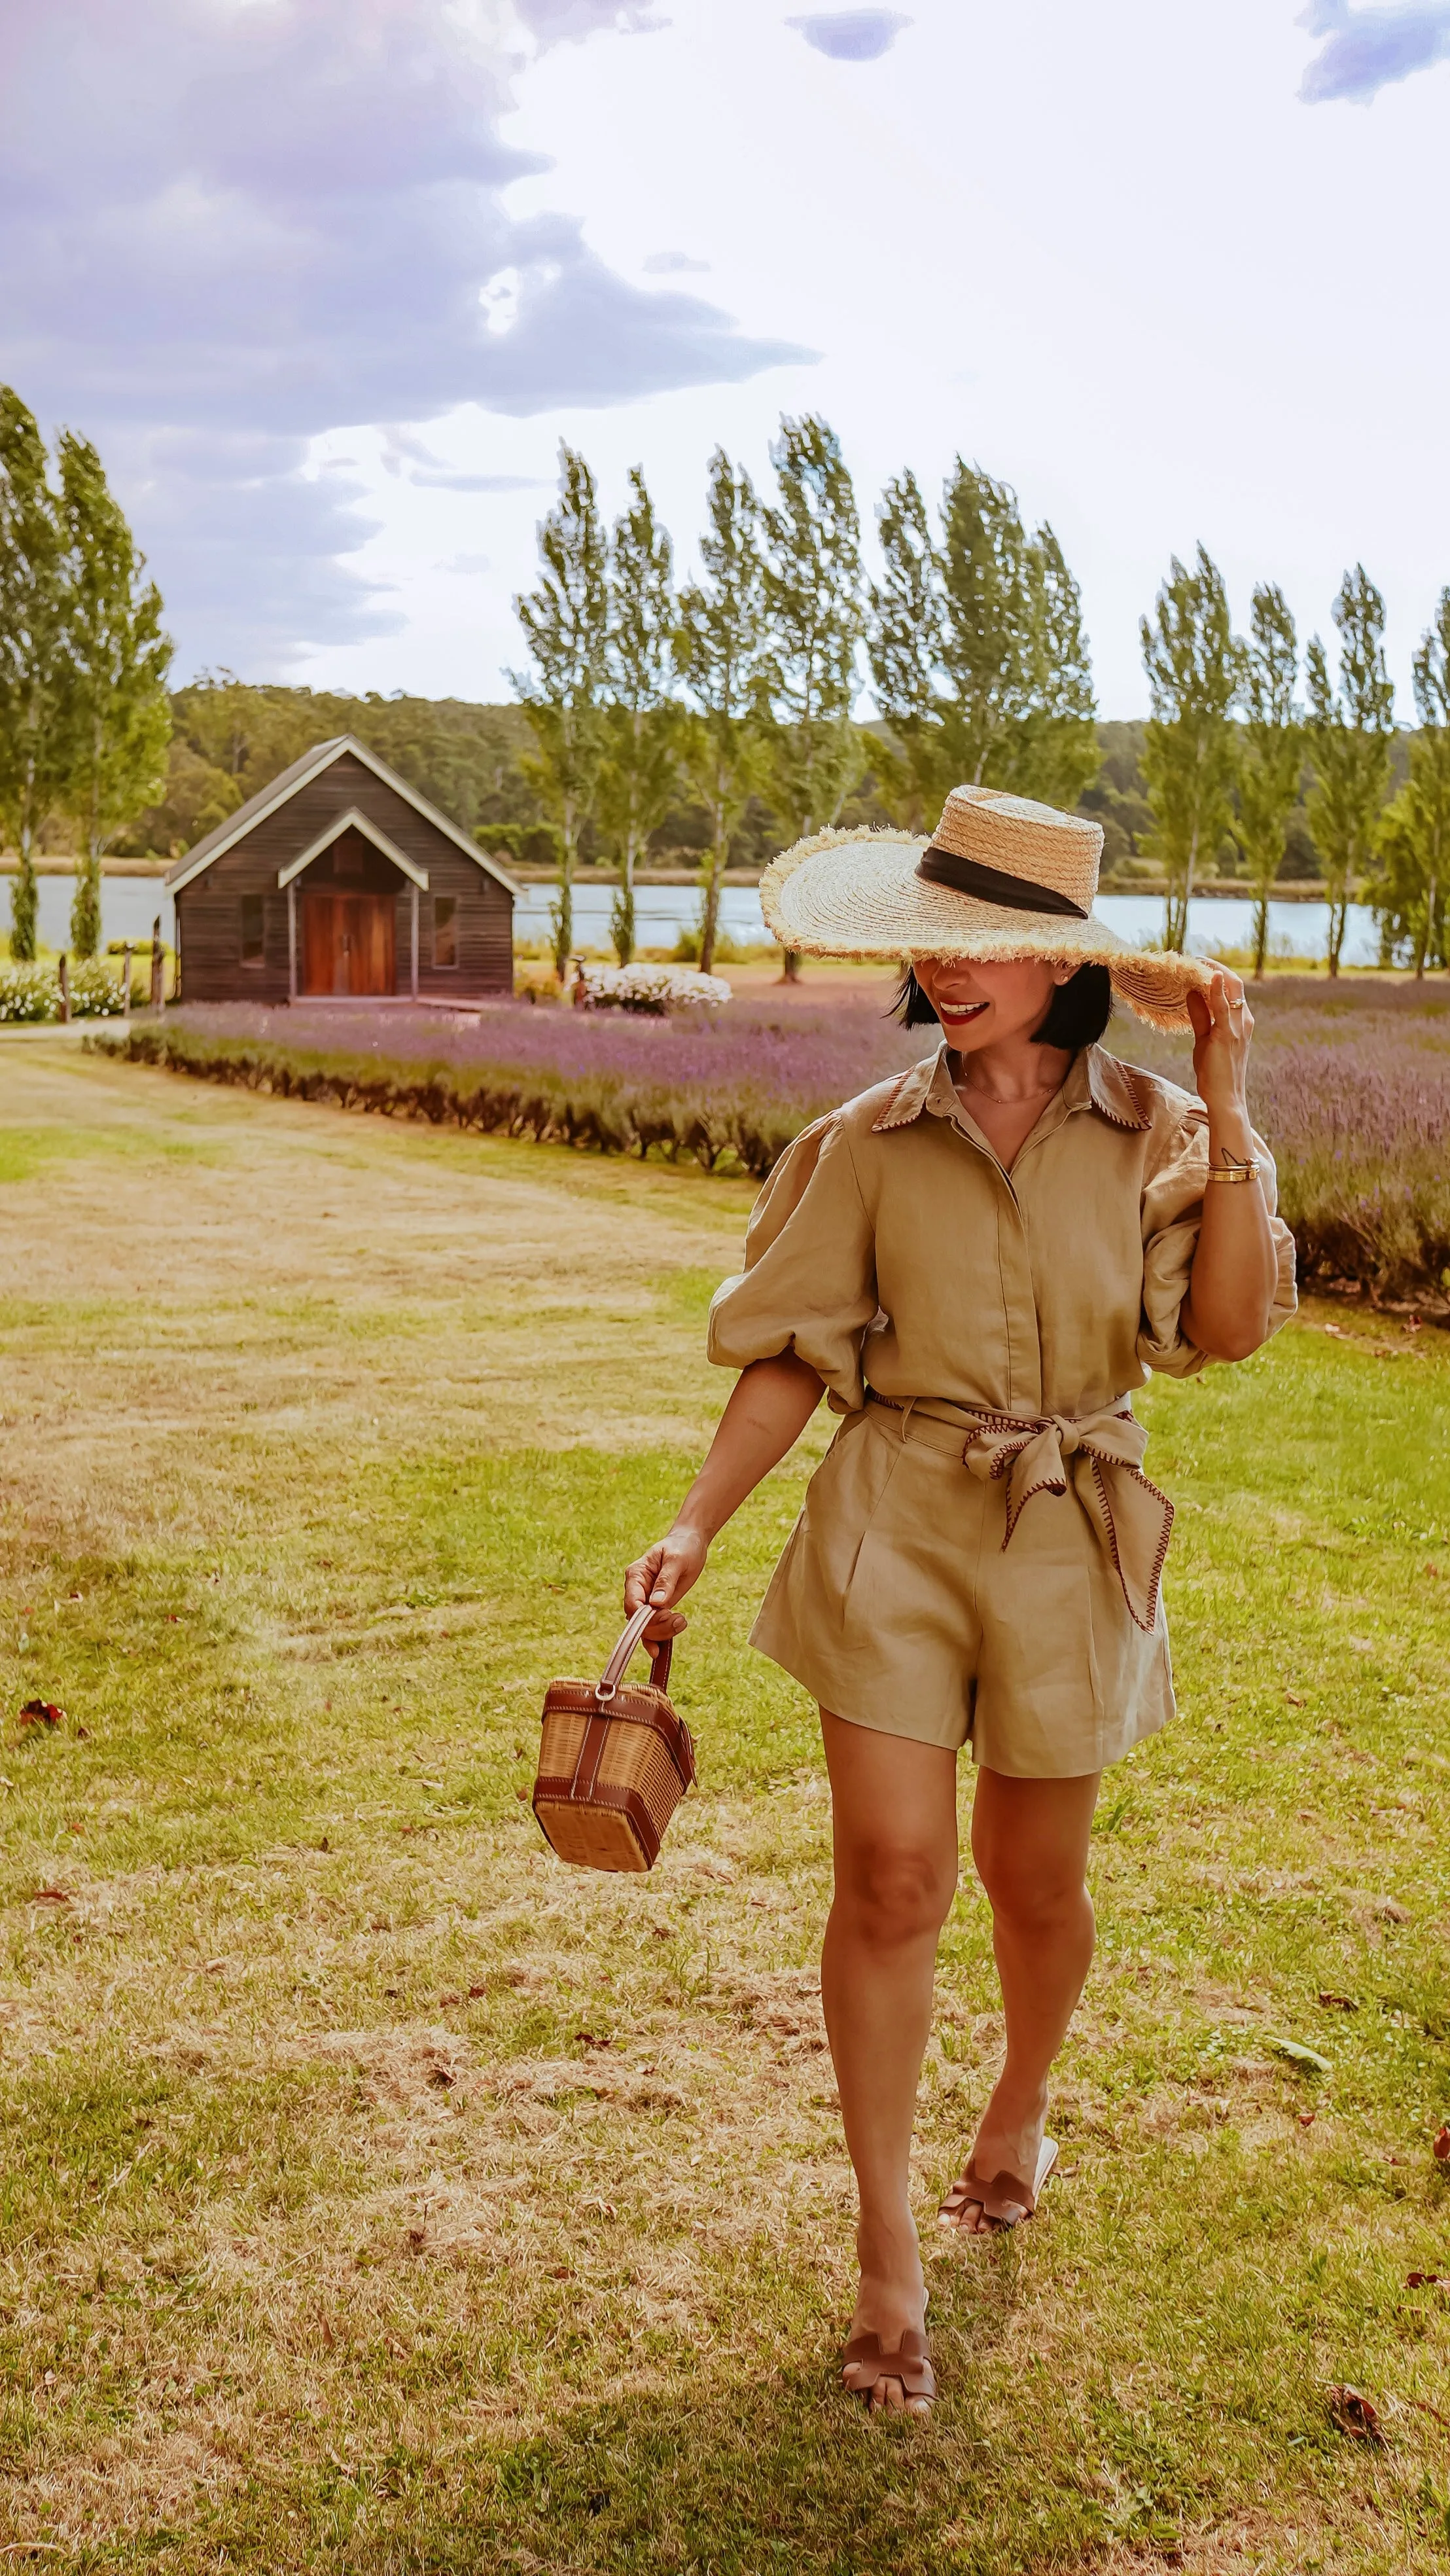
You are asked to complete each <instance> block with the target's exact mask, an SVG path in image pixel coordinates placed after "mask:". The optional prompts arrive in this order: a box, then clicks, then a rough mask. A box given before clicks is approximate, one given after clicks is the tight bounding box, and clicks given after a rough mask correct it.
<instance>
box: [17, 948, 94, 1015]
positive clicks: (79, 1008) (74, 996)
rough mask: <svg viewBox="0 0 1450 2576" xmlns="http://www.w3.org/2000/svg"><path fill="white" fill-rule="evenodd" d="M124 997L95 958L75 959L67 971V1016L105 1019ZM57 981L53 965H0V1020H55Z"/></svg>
mask: <svg viewBox="0 0 1450 2576" xmlns="http://www.w3.org/2000/svg"><path fill="white" fill-rule="evenodd" d="M124 999H125V996H124V995H123V993H122V991H121V985H120V979H119V977H118V976H117V975H116V974H115V973H114V972H113V971H112V970H111V969H110V968H108V967H106V966H104V965H103V964H102V963H101V960H100V959H99V958H98V957H87V958H81V959H78V960H77V961H76V963H75V965H73V966H72V968H71V970H70V1007H71V1017H72V1018H73V1019H77V1020H93V1019H109V1018H113V1017H114V1016H115V1015H116V1014H117V1013H119V1011H120V1010H121V1007H122V1004H123V1002H124ZM59 1018H60V982H59V978H58V976H57V973H56V969H55V967H54V966H53V965H49V964H45V963H41V964H37V965H34V966H14V965H9V966H0V1020H58V1019H59Z"/></svg>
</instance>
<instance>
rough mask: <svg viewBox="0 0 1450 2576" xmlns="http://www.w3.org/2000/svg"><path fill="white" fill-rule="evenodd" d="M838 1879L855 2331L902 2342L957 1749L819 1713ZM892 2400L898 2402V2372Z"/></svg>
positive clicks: (829, 1996)
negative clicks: (917, 2132) (853, 2202)
mask: <svg viewBox="0 0 1450 2576" xmlns="http://www.w3.org/2000/svg"><path fill="white" fill-rule="evenodd" d="M821 1727H822V1731H823V1733H824V1736H825V1743H826V1762H827V1766H828V1768H829V1771H830V1775H831V1799H832V1826H833V1837H834V1846H835V1870H836V1886H835V1897H834V1901H833V1903H832V1906H831V1914H830V1920H829V1922H828V1923H827V1926H826V1939H825V1948H824V1950H823V1952H822V1957H821V1996H822V2000H823V2002H824V2004H825V2010H826V2028H827V2031H828V2032H829V2034H830V2041H831V2056H832V2059H833V2060H834V2063H835V2069H836V2082H837V2085H838V2087H839V2090H840V2096H841V2116H842V2120H843V2123H844V2126H845V2131H846V2145H847V2148H848V2150H849V2152H850V2157H851V2163H852V2165H853V2167H854V2168H855V2174H856V2187H857V2191H858V2193H859V2196H860V2220H859V2224H858V2228H857V2236H856V2245H857V2252H858V2254H859V2256H860V2260H861V2288H860V2294H859V2296H858V2298H857V2301H856V2313H855V2317H854V2320H853V2322H852V2328H851V2331H852V2333H853V2334H878V2335H879V2336H880V2337H881V2341H882V2343H883V2344H884V2345H885V2346H887V2348H888V2349H889V2348H891V2347H893V2346H894V2345H895V2344H896V2343H897V2342H898V2341H899V2339H900V2336H901V2334H902V2332H903V2331H904V2329H906V2328H907V2327H912V2326H914V2327H920V2325H921V2323H922V2319H923V2314H924V2310H925V2286H924V2283H923V2280H922V2271H921V2256H920V2253H919V2251H918V2248H917V2241H916V2227H915V2223H914V2221H913V2219H912V2215H911V2203H910V2195H909V2188H908V2175H909V2158H910V2152H911V2131H912V2122H913V2120H914V2118H915V2113H916V2087H917V2081H918V2078H919V2076H920V2073H921V2061H922V2055H923V2052H924V2050H925V2047H926V2040H927V2032H928V2029H929V2027H930V2023H931V1998H932V1980H933V1975H934V1972H935V1967H936V1945H937V1935H938V1933H939V1932H940V1930H941V1927H942V1924H943V1923H944V1922H945V1920H946V1917H947V1913H948V1910H949V1908H950V1906H951V1901H952V1897H953V1895H954V1894H955V1892H956V1884H957V1803H956V1756H955V1754H953V1753H948V1752H945V1751H944V1750H943V1749H942V1748H941V1747H940V1746H938V1745H933V1744H914V1743H912V1742H910V1741H909V1740H908V1739H906V1738H905V1737H902V1736H897V1735H881V1734H878V1733H876V1732H875V1731H874V1729H872V1728H870V1727H866V1726H853V1725H851V1724H849V1723H848V1722H847V1721H846V1720H845V1719H843V1718H839V1717H832V1716H831V1715H830V1713H829V1712H828V1711H827V1710H824V1709H823V1710H822V1712H821ZM888 2388H889V2391H890V2392H891V2393H890V2394H889V2395H888V2399H887V2402H888V2403H895V2404H897V2405H899V2404H900V2403H901V2389H900V2383H899V2382H898V2381H896V2380H892V2381H891V2382H889V2383H888Z"/></svg>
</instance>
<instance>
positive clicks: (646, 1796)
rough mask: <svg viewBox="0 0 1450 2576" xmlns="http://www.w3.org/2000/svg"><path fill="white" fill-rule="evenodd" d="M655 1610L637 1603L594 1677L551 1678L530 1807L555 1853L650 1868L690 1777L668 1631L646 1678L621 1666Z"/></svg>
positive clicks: (594, 1863) (584, 1861)
mask: <svg viewBox="0 0 1450 2576" xmlns="http://www.w3.org/2000/svg"><path fill="white" fill-rule="evenodd" d="M653 1616H654V1612H653V1611H652V1610H651V1609H650V1608H649V1606H648V1604H646V1605H645V1607H644V1609H642V1610H636V1612H635V1614H634V1617H633V1618H632V1619H631V1620H630V1623H629V1625H628V1627H627V1628H626V1629H625V1632H624V1634H623V1636H622V1637H621V1638H620V1641H619V1643H618V1645H617V1646H616V1647H615V1649H614V1652H613V1654H612V1655H611V1656H610V1658H609V1661H608V1663H607V1664H606V1665H605V1667H604V1671H603V1674H602V1676H601V1677H600V1679H599V1680H598V1681H597V1682H574V1681H559V1682H550V1684H549V1687H548V1690H547V1691H546V1692H545V1694H544V1735H543V1742H542V1744H541V1746H540V1749H539V1773H538V1778H537V1779H536V1780H535V1782H534V1813H535V1815H536V1816H537V1817H538V1820H539V1823H540V1825H541V1826H542V1827H543V1830H544V1833H545V1835H546V1837H547V1838H548V1840H549V1842H550V1843H551V1844H552V1845H553V1848H554V1850H555V1851H556V1852H557V1853H558V1855H559V1858H560V1860H571V1861H577V1862H578V1863H579V1864H580V1866H581V1867H582V1868H584V1869H653V1867H654V1865H655V1862H656V1860H657V1859H658V1857H659V1848H660V1844H661V1843H662V1842H663V1840H664V1836H665V1828H666V1826H667V1825H668V1824H669V1821H670V1818H671V1816H672V1815H673V1814H674V1812H675V1809H676V1807H677V1806H678V1805H679V1803H680V1800H681V1799H682V1798H683V1796H684V1794H685V1791H686V1790H687V1789H688V1788H690V1787H691V1786H692V1784H693V1782H694V1777H695V1748H694V1745H693V1744H692V1743H691V1741H690V1730H689V1728H688V1727H687V1726H686V1724H685V1721H684V1719H683V1718H682V1717H677V1716H676V1714H675V1711H674V1709H673V1708H672V1707H671V1705H670V1702H669V1700H668V1698H667V1697H666V1694H665V1684H666V1682H667V1681H668V1680H669V1677H670V1646H671V1640H670V1639H669V1638H668V1637H666V1638H665V1639H664V1640H663V1642H662V1643H661V1644H660V1645H654V1644H650V1646H649V1648H648V1652H649V1658H650V1678H649V1680H648V1681H647V1682H626V1681H625V1678H624V1675H625V1672H626V1670H627V1668H628V1665H629V1660H630V1657H631V1656H632V1654H633V1653H634V1650H635V1648H636V1646H637V1645H638V1644H639V1642H640V1640H641V1638H642V1637H643V1635H644V1632H645V1629H646V1628H647V1627H648V1626H649V1623H650V1620H651V1619H652V1618H653Z"/></svg>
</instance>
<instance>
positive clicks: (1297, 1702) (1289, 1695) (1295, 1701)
mask: <svg viewBox="0 0 1450 2576" xmlns="http://www.w3.org/2000/svg"><path fill="white" fill-rule="evenodd" d="M1284 1697H1285V1699H1286V1700H1287V1701H1288V1703H1289V1706H1290V1707H1291V1708H1302V1707H1303V1705H1304V1702H1303V1701H1302V1699H1301V1698H1300V1697H1299V1694H1298V1692H1297V1691H1291V1690H1286V1691H1285V1693H1284Z"/></svg>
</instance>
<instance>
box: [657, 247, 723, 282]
mask: <svg viewBox="0 0 1450 2576" xmlns="http://www.w3.org/2000/svg"><path fill="white" fill-rule="evenodd" d="M709 265H710V262H709V261H708V259H691V257H690V254H689V252H688V251H686V250H652V251H651V252H650V255H649V257H648V259H642V260H641V261H640V266H641V268H642V269H643V270H644V273H645V275H646V277H682V276H683V275H684V273H685V271H686V270H687V269H693V270H695V271H696V272H697V273H698V274H699V275H700V276H703V275H704V273H705V271H706V270H707V269H708V267H709Z"/></svg>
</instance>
